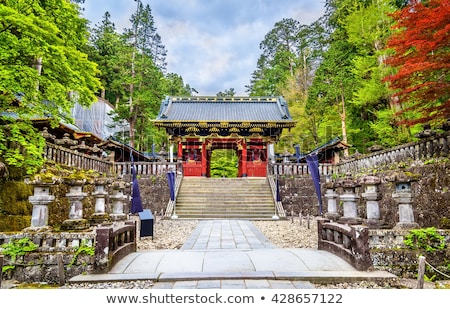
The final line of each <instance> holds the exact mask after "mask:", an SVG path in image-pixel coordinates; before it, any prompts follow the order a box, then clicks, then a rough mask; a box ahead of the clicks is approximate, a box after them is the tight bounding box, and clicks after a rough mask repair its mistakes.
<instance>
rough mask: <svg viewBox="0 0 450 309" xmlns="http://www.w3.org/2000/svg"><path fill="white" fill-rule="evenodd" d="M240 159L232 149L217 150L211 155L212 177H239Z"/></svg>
mask: <svg viewBox="0 0 450 309" xmlns="http://www.w3.org/2000/svg"><path fill="white" fill-rule="evenodd" d="M237 164H238V157H237V156H236V152H235V151H234V150H231V149H216V150H214V151H213V153H212V155H211V177H215V178H218V177H227V178H232V177H237V174H238V170H237Z"/></svg>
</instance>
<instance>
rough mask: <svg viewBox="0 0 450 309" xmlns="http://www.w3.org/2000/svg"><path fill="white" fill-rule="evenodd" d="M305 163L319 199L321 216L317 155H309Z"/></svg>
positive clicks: (320, 204)
mask: <svg viewBox="0 0 450 309" xmlns="http://www.w3.org/2000/svg"><path fill="white" fill-rule="evenodd" d="M306 163H307V164H308V168H309V171H310V174H311V177H312V179H313V182H314V187H315V188H316V193H317V197H318V199H319V213H320V215H322V193H321V189H320V174H319V159H318V157H317V154H310V155H307V156H306Z"/></svg>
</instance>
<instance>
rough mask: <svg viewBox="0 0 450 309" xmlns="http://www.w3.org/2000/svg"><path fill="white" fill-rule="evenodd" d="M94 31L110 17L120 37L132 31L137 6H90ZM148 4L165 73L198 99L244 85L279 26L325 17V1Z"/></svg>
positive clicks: (101, 0)
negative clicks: (179, 80)
mask: <svg viewBox="0 0 450 309" xmlns="http://www.w3.org/2000/svg"><path fill="white" fill-rule="evenodd" d="M85 2H86V3H85V4H84V5H83V7H84V8H85V11H84V17H85V18H87V19H88V20H90V22H91V26H94V25H96V24H98V23H99V22H100V21H101V19H102V17H103V15H104V13H105V12H107V11H108V12H109V13H110V14H111V19H112V21H113V22H114V23H115V26H116V29H117V31H118V32H121V31H122V30H123V29H124V28H129V27H130V22H129V19H130V16H131V14H132V13H133V12H134V11H135V10H136V1H134V0H86V1H85ZM142 2H143V3H144V5H145V4H150V8H151V9H152V14H153V17H154V19H155V22H156V27H157V32H158V33H159V35H160V36H161V38H162V42H163V44H164V45H165V47H166V49H167V51H168V53H167V71H168V72H170V73H176V74H178V75H180V76H181V77H182V78H183V80H184V82H185V83H186V84H189V85H190V86H191V87H193V88H195V89H196V90H197V91H198V92H199V93H198V95H216V94H217V93H218V92H219V91H224V90H226V89H230V88H234V89H235V91H236V94H237V95H248V94H247V93H246V92H245V85H248V84H249V83H250V78H251V74H252V73H253V71H254V70H255V69H256V62H257V60H258V58H259V56H260V55H261V51H260V49H259V44H260V43H261V41H262V40H263V39H264V36H265V35H266V34H267V32H269V31H270V30H271V29H272V28H273V26H274V25H275V23H276V22H278V21H281V20H282V19H283V18H294V19H297V20H298V21H300V22H301V23H302V24H305V25H309V24H310V23H312V22H314V21H315V20H317V19H318V18H319V17H320V16H322V15H323V14H324V11H325V9H324V1H323V0H142Z"/></svg>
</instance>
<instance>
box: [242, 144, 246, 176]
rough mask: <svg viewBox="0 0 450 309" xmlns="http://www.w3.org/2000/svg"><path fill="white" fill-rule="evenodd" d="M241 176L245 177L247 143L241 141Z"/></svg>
mask: <svg viewBox="0 0 450 309" xmlns="http://www.w3.org/2000/svg"><path fill="white" fill-rule="evenodd" d="M241 160H242V175H241V176H242V177H247V144H246V143H245V141H244V142H242V156H241Z"/></svg>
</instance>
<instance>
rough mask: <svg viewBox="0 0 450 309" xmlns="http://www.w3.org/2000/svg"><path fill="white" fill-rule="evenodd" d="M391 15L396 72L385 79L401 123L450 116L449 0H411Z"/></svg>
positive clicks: (391, 60) (390, 43)
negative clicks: (397, 108)
mask: <svg viewBox="0 0 450 309" xmlns="http://www.w3.org/2000/svg"><path fill="white" fill-rule="evenodd" d="M392 16H393V18H394V19H395V21H396V23H395V25H394V34H393V35H392V36H391V37H390V39H389V41H388V43H387V47H388V48H390V49H392V50H393V51H394V54H393V55H392V56H391V57H389V58H388V59H387V64H388V65H389V66H391V67H392V68H395V70H394V71H395V72H396V73H394V74H392V75H389V76H387V77H386V78H385V79H384V81H386V82H389V86H390V88H392V89H393V90H394V94H393V97H394V98H395V100H393V104H395V105H398V106H400V109H399V111H398V112H397V113H396V115H397V116H402V117H401V118H402V120H401V121H399V123H402V124H407V125H413V124H417V123H426V122H431V123H437V122H440V121H441V120H444V119H446V118H448V117H449V116H450V75H449V70H450V40H449V32H450V31H449V30H450V0H428V1H422V2H419V1H411V3H410V4H409V5H408V6H407V7H405V8H404V9H402V10H399V11H397V12H395V13H394V14H392Z"/></svg>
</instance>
